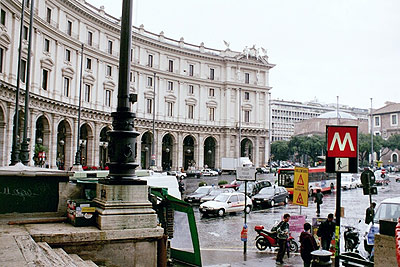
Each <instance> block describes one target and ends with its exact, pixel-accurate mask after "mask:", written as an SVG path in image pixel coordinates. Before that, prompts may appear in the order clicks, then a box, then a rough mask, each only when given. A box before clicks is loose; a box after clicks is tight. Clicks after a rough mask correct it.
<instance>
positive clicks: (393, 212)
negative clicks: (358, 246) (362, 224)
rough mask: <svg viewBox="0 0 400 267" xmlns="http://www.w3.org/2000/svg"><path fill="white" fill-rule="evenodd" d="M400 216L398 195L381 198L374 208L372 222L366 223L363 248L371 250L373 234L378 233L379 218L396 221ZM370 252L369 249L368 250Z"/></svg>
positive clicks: (373, 239)
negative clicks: (366, 228)
mask: <svg viewBox="0 0 400 267" xmlns="http://www.w3.org/2000/svg"><path fill="white" fill-rule="evenodd" d="M399 217H400V197H394V198H387V199H385V200H383V201H382V202H381V203H380V204H379V206H378V208H377V209H376V212H375V216H374V221H373V222H374V224H372V222H371V223H370V224H369V225H368V230H367V236H366V237H367V238H366V239H365V240H364V247H365V249H366V250H367V251H368V250H372V246H373V245H374V241H375V234H377V233H379V220H392V221H394V222H397V220H398V219H399ZM368 252H370V251H368Z"/></svg>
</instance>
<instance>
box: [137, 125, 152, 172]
mask: <svg viewBox="0 0 400 267" xmlns="http://www.w3.org/2000/svg"><path fill="white" fill-rule="evenodd" d="M152 140H153V138H152V135H151V133H150V132H145V133H144V134H143V136H142V141H141V144H142V146H141V147H142V149H141V153H140V155H141V156H140V166H141V167H142V169H149V168H150V158H151V142H152Z"/></svg>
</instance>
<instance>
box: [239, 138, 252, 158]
mask: <svg viewBox="0 0 400 267" xmlns="http://www.w3.org/2000/svg"><path fill="white" fill-rule="evenodd" d="M240 156H241V157H248V158H249V159H250V160H251V161H253V143H252V142H251V140H250V139H248V138H244V139H243V140H242V142H240Z"/></svg>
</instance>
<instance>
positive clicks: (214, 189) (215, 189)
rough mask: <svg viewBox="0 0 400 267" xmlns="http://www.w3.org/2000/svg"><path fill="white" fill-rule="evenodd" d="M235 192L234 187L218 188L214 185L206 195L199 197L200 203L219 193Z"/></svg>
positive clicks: (212, 198) (211, 198)
mask: <svg viewBox="0 0 400 267" xmlns="http://www.w3.org/2000/svg"><path fill="white" fill-rule="evenodd" d="M232 192H235V189H233V188H218V187H214V188H213V189H212V190H211V191H210V192H209V193H208V194H207V195H205V196H204V197H202V198H200V203H204V202H206V201H211V200H214V198H216V197H217V196H218V195H219V194H221V193H232Z"/></svg>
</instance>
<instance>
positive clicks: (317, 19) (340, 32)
mask: <svg viewBox="0 0 400 267" xmlns="http://www.w3.org/2000/svg"><path fill="white" fill-rule="evenodd" d="M86 1H88V2H89V3H91V4H92V5H94V6H96V7H100V6H101V5H104V6H105V10H106V12H107V13H109V14H111V15H113V16H115V17H120V16H121V7H122V0H86ZM134 8H135V10H134V12H133V14H134V18H133V22H134V25H135V26H139V25H140V24H143V25H144V28H145V29H146V30H148V31H150V32H153V33H157V34H158V33H160V32H161V31H164V34H165V36H166V37H170V38H173V39H177V40H179V39H180V38H181V37H184V39H185V42H187V43H191V44H195V45H199V44H200V43H201V42H204V44H205V46H206V47H210V48H215V49H221V50H224V49H225V48H226V47H225V45H224V42H223V40H225V41H227V42H229V43H230V49H231V50H235V51H243V48H244V47H245V46H249V47H251V46H253V45H254V44H255V45H256V47H264V48H265V49H267V50H268V56H269V62H270V63H273V64H276V67H274V68H273V69H272V70H271V71H270V86H272V87H273V89H272V97H273V98H274V99H277V98H279V99H284V100H289V101H290V100H296V101H311V100H313V99H318V101H320V102H321V103H336V99H337V96H339V103H340V104H345V105H349V106H353V107H358V108H370V107H371V100H370V98H373V100H372V105H373V108H380V107H382V106H383V105H384V103H385V101H393V102H400V30H399V29H400V15H399V14H400V1H399V0H335V1H332V0H251V1H244V0H197V1H194V0H168V1H165V0H135V5H134Z"/></svg>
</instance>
